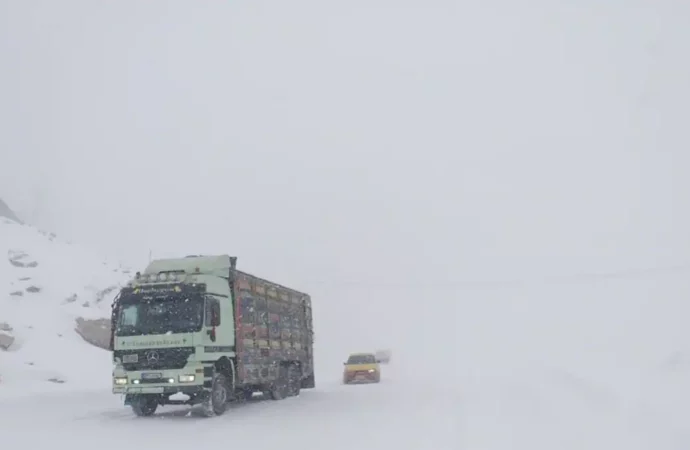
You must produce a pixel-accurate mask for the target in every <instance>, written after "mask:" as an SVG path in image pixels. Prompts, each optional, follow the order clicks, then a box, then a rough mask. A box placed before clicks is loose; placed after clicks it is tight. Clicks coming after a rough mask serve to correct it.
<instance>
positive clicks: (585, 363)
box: [0, 221, 690, 450]
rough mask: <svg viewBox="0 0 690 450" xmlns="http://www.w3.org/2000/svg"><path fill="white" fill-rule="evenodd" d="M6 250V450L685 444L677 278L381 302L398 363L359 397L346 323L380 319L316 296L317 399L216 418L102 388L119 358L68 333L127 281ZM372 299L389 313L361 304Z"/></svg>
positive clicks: (21, 233)
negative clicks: (134, 408)
mask: <svg viewBox="0 0 690 450" xmlns="http://www.w3.org/2000/svg"><path fill="white" fill-rule="evenodd" d="M0 251H1V252H2V254H3V255H7V258H6V259H5V262H4V263H3V268H2V270H0V277H1V278H0V283H2V284H0V286H2V289H4V293H3V297H2V298H0V322H2V323H6V324H8V325H9V327H10V328H11V330H9V331H6V332H5V333H7V334H10V335H12V337H13V338H14V339H15V341H14V343H13V344H12V345H11V346H10V348H9V350H7V351H2V352H0V375H2V382H1V383H0V424H1V426H2V430H3V431H2V442H3V444H8V445H11V446H14V447H16V446H17V445H21V446H23V447H24V448H28V447H30V446H32V445H36V446H38V445H52V444H54V443H55V442H62V443H65V445H69V446H70V448H72V449H81V448H84V449H86V448H89V449H90V448H93V447H94V446H95V445H97V446H98V447H99V448H102V449H104V450H106V449H110V448H121V447H122V446H123V445H131V443H132V442H135V443H136V445H138V446H142V445H151V446H154V447H162V446H165V448H171V449H172V448H185V447H189V446H190V445H194V444H196V443H198V442H199V439H200V436H203V437H204V439H210V441H209V442H215V440H217V441H219V440H220V439H227V438H228V437H230V438H231V439H232V441H233V442H232V445H233V446H242V447H246V446H255V447H256V448H262V449H263V448H276V447H286V448H297V447H298V446H302V447H304V446H306V447H308V448H321V447H324V446H327V447H329V448H332V449H340V448H343V449H345V448H348V449H350V448H352V446H353V445H355V444H357V445H361V446H363V447H366V448H371V449H388V448H395V449H398V450H399V449H410V450H420V449H453V450H458V449H478V450H483V449H490V450H493V449H506V448H511V449H553V448H559V449H588V450H589V449H607V450H608V449H611V448H625V449H626V450H632V449H655V450H656V449H669V450H670V449H687V448H690V425H688V423H687V421H686V418H687V417H689V416H690V408H689V407H688V406H687V405H688V404H690V382H689V381H688V380H689V379H690V377H689V375H690V352H688V349H690V345H689V344H688V338H689V337H690V333H688V332H687V329H686V322H687V320H686V317H687V314H686V313H687V312H688V307H687V303H686V299H687V298H688V296H689V295H690V282H689V281H688V279H687V278H688V277H687V273H686V272H684V271H682V270H679V271H672V270H671V271H661V272H659V273H650V274H645V275H642V276H628V277H619V278H615V277H613V278H610V279H608V278H603V279H594V280H579V281H578V280H574V281H572V282H564V283H535V284H533V285H529V284H527V285H525V286H521V287H506V288H495V289H464V290H456V291H455V292H454V294H452V295H451V294H444V295H439V296H438V297H437V300H436V301H437V302H440V303H439V304H436V305H435V306H434V307H432V308H412V307H410V308H390V307H388V312H389V316H388V317H387V319H388V320H386V321H385V324H384V325H380V327H379V329H378V330H377V333H378V334H379V339H380V340H379V342H378V343H382V340H383V341H385V340H386V339H388V342H386V344H387V345H388V346H391V347H392V348H393V351H394V353H393V361H392V364H391V365H389V366H384V370H385V372H384V377H383V381H382V383H381V384H380V385H365V386H342V385H340V383H339V379H340V370H341V368H342V366H341V365H340V364H339V362H340V360H341V359H342V358H343V357H344V354H343V353H344V352H346V351H347V350H348V348H349V350H361V347H360V346H359V345H360V344H363V343H364V341H362V340H360V341H357V342H356V343H353V342H350V341H348V338H347V336H348V335H351V326H346V324H348V323H350V325H351V323H352V322H353V321H356V320H360V321H361V322H362V324H364V326H363V327H362V328H363V329H376V327H375V326H374V325H375V323H377V322H376V321H380V319H378V318H377V317H380V316H377V315H375V314H364V315H361V314H359V315H358V313H357V311H363V310H364V309H363V308H364V307H363V305H358V304H357V301H358V300H357V299H358V298H359V297H358V296H353V295H352V293H347V294H344V296H346V297H347V298H348V299H349V300H350V301H351V306H352V308H351V309H349V310H348V311H350V312H347V311H343V310H342V308H340V307H339V306H338V305H339V304H342V303H341V302H340V299H338V298H330V299H328V298H327V297H328V296H326V295H321V296H319V295H318V293H317V294H316V295H315V305H316V306H317V308H316V310H315V311H316V313H317V315H316V323H315V324H316V326H317V330H318V333H317V343H318V346H319V348H318V352H319V353H318V355H317V356H319V355H321V356H319V360H318V361H317V389H314V390H308V391H304V392H303V394H302V395H301V396H300V397H299V398H291V399H288V400H285V401H282V402H273V401H270V400H266V401H260V400H257V401H254V402H251V403H250V404H246V405H239V406H236V407H232V408H231V410H230V411H229V412H228V413H227V414H226V415H224V416H222V417H217V418H213V419H210V420H209V419H202V418H200V417H197V416H196V415H195V414H194V413H193V412H192V413H191V414H190V409H189V408H187V407H179V408H178V407H164V408H161V409H160V410H159V413H158V414H157V415H156V417H154V418H150V419H140V418H136V417H135V416H134V415H133V414H132V413H131V411H130V410H129V409H128V408H126V407H124V406H123V405H122V399H121V398H120V397H118V396H115V395H112V394H111V393H110V370H111V366H110V355H109V353H108V352H107V351H104V350H101V349H98V348H96V347H93V346H91V345H89V344H87V343H85V342H84V341H83V340H82V339H81V338H80V337H79V336H78V335H77V334H76V333H75V332H74V320H75V319H76V318H77V317H87V318H97V317H104V316H107V314H108V308H109V305H110V300H111V297H112V295H113V294H114V291H107V289H108V288H109V287H112V286H118V285H119V284H121V283H122V282H124V281H125V280H127V278H128V277H129V274H128V270H127V269H124V268H121V267H120V266H119V265H117V264H112V263H108V262H104V260H103V258H101V257H99V256H98V255H93V254H91V253H90V252H88V251H87V250H85V249H81V248H79V247H78V246H75V245H71V244H68V243H63V242H59V241H58V240H57V239H56V238H55V237H52V236H50V235H46V234H44V233H41V232H39V231H38V230H36V229H34V228H31V227H27V226H23V225H21V226H20V225H17V224H15V223H12V222H9V221H2V222H0ZM31 286H35V287H37V288H38V289H39V291H38V292H31V291H32V290H35V289H30V287H31ZM104 290H106V291H105V293H104ZM18 292H21V293H22V294H21V295H19V294H17V293H18ZM75 295H76V299H74V300H71V299H73V298H75V297H74V296H75ZM333 295H335V294H333ZM377 298H378V299H380V301H387V299H386V298H385V296H384V295H383V294H379V295H375V296H370V297H367V301H368V302H369V304H370V305H371V303H372V302H376V301H377V300H376V299H377ZM418 298H419V297H416V296H415V295H411V294H404V293H399V294H398V295H397V299H398V300H399V301H401V302H404V304H410V305H414V303H413V302H414V299H418ZM444 299H445V300H444ZM319 300H321V301H319ZM379 306H380V307H382V305H379ZM352 311H354V312H352ZM439 312H443V314H439ZM348 314H349V316H348ZM367 320H369V322H367ZM381 327H383V328H381ZM373 334H376V333H372V335H373ZM365 336H366V334H365ZM378 343H377V344H378ZM355 345H356V346H357V348H351V347H353V346H355ZM49 379H54V380H59V381H62V383H56V382H50V381H48V380H49ZM34 430H35V432H34ZM200 433H202V434H200Z"/></svg>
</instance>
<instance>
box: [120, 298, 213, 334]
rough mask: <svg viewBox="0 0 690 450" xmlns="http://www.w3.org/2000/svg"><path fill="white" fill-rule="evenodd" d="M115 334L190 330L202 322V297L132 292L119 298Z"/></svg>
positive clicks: (182, 331)
mask: <svg viewBox="0 0 690 450" xmlns="http://www.w3.org/2000/svg"><path fill="white" fill-rule="evenodd" d="M120 304H121V306H120V313H119V315H118V320H117V328H116V332H115V334H117V335H118V336H141V335H147V334H166V333H191V332H195V331H200V330H201V327H202V325H203V314H204V298H203V297H202V296H201V295H192V296H162V297H161V296H157V297H148V296H143V295H132V296H129V297H126V298H123V299H121V301H120Z"/></svg>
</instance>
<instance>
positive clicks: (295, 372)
mask: <svg viewBox="0 0 690 450" xmlns="http://www.w3.org/2000/svg"><path fill="white" fill-rule="evenodd" d="M301 387H302V370H301V369H300V368H299V367H297V366H296V365H294V364H291V365H290V367H288V393H287V395H288V397H296V396H298V395H299V391H300V388H301Z"/></svg>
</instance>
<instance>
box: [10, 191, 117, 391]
mask: <svg viewBox="0 0 690 450" xmlns="http://www.w3.org/2000/svg"><path fill="white" fill-rule="evenodd" d="M6 206H7V205H5V204H4V203H0V212H1V214H0V215H2V217H0V381H2V383H0V389H2V388H4V387H7V386H12V385H19V384H26V383H32V382H34V383H39V384H41V383H45V382H46V381H52V382H54V383H58V384H64V383H70V382H74V383H79V382H81V381H85V382H88V380H89V379H91V378H92V377H97V378H99V379H103V380H105V382H106V383H109V379H108V377H107V376H105V377H104V375H103V374H104V373H105V374H106V375H107V374H109V372H110V368H109V365H110V353H109V352H106V351H104V350H102V349H100V348H96V347H95V346H98V347H106V346H107V344H108V340H109V339H108V337H109V332H110V330H109V323H108V321H107V320H104V319H106V318H108V317H109V314H110V305H111V302H112V299H113V297H114V296H115V295H116V293H117V290H118V289H119V287H120V286H122V285H123V284H124V283H125V282H126V281H127V280H128V279H129V277H130V271H129V270H128V269H127V268H125V267H122V266H121V265H119V264H117V263H115V262H110V261H107V260H104V259H103V258H101V257H100V256H99V255H96V254H93V253H91V252H90V251H88V250H87V249H84V248H81V247H79V246H76V245H72V244H69V243H66V242H63V241H61V240H60V239H59V238H58V237H57V236H55V235H54V234H49V233H46V232H43V231H41V230H38V229H36V228H34V227H31V226H28V225H25V224H22V223H20V222H19V221H18V218H17V217H16V215H14V213H13V212H12V211H11V210H10V209H9V208H6V209H2V208H3V207H6ZM87 342H89V343H91V344H94V345H95V346H92V345H89V344H87ZM104 370H105V372H104ZM82 378H83V379H84V380H82Z"/></svg>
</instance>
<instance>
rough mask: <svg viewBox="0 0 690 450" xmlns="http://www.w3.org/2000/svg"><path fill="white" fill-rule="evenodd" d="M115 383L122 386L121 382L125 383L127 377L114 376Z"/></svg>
mask: <svg viewBox="0 0 690 450" xmlns="http://www.w3.org/2000/svg"><path fill="white" fill-rule="evenodd" d="M115 384H117V385H119V386H122V385H123V384H127V377H115Z"/></svg>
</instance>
